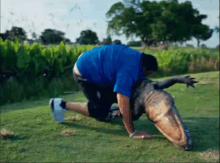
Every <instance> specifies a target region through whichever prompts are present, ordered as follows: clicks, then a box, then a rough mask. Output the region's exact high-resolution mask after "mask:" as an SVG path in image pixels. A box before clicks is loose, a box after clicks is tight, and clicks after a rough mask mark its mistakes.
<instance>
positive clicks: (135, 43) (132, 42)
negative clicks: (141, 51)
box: [127, 41, 142, 47]
mask: <svg viewBox="0 0 220 163" xmlns="http://www.w3.org/2000/svg"><path fill="white" fill-rule="evenodd" d="M141 45H142V41H129V42H128V43H127V46H134V47H141Z"/></svg>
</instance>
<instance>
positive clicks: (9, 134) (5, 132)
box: [0, 128, 15, 139]
mask: <svg viewBox="0 0 220 163" xmlns="http://www.w3.org/2000/svg"><path fill="white" fill-rule="evenodd" d="M0 135H1V138H2V139H8V138H13V137H14V136H15V134H14V132H12V131H10V130H6V129H4V128H3V129H2V130H1V131H0Z"/></svg>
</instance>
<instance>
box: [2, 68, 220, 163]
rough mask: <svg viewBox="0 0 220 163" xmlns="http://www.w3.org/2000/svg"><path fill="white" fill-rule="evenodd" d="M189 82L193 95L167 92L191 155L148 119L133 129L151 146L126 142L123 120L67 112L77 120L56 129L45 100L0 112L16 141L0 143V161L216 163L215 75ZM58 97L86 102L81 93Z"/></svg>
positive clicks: (187, 91)
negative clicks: (143, 133)
mask: <svg viewBox="0 0 220 163" xmlns="http://www.w3.org/2000/svg"><path fill="white" fill-rule="evenodd" d="M192 76H194V77H196V79H197V80H198V81H200V83H199V84H198V85H197V87H196V89H193V88H189V89H187V88H186V86H185V85H183V84H176V85H174V86H173V87H171V88H169V89H167V91H168V92H170V93H171V94H172V95H173V96H174V99H175V104H176V106H177V108H178V110H179V113H180V115H181V116H182V118H183V121H184V122H185V123H186V125H187V126H188V128H189V130H190V132H191V134H192V137H193V140H194V146H193V149H192V151H188V152H186V151H182V150H181V149H178V148H176V147H175V146H173V145H172V143H170V142H169V141H168V140H167V139H166V138H165V137H164V136H163V135H162V134H161V133H160V132H159V131H158V130H157V129H156V127H155V126H154V124H153V123H152V122H150V121H149V120H148V119H147V117H146V115H143V116H142V117H141V118H140V119H139V120H138V121H135V122H134V125H135V127H136V129H137V130H139V131H147V132H149V133H152V134H154V135H156V137H155V139H153V140H138V139H137V140H136V139H132V138H129V137H128V134H127V132H126V130H125V128H124V126H123V123H122V121H121V119H116V120H114V121H112V122H108V123H107V122H99V121H97V120H95V119H92V118H89V117H86V116H83V115H80V114H77V113H74V112H67V114H66V118H68V117H72V116H77V115H78V118H76V120H75V121H66V123H64V124H57V123H56V122H55V120H54V119H53V118H52V115H51V111H50V108H49V105H48V102H49V99H43V100H39V101H26V102H22V103H15V104H8V105H4V106H1V130H2V129H3V128H5V129H6V130H11V131H13V132H14V133H15V137H13V138H9V139H1V146H0V161H1V162H6V161H7V162H107V161H108V162H218V161H219V72H208V73H199V74H192ZM163 79H165V78H163ZM158 80H162V78H160V79H158ZM60 97H62V98H64V99H65V100H67V101H75V102H86V98H85V97H84V96H83V94H82V93H81V92H79V93H77V94H72V95H62V96H60ZM64 132H65V133H64Z"/></svg>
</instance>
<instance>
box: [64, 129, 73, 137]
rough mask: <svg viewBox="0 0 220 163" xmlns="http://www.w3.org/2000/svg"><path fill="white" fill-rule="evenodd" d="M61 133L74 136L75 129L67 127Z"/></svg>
mask: <svg viewBox="0 0 220 163" xmlns="http://www.w3.org/2000/svg"><path fill="white" fill-rule="evenodd" d="M60 134H61V135H62V136H73V135H74V134H75V130H71V129H65V130H63V131H62V132H61V133H60Z"/></svg>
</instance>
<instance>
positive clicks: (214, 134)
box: [64, 116, 219, 152]
mask: <svg viewBox="0 0 220 163" xmlns="http://www.w3.org/2000/svg"><path fill="white" fill-rule="evenodd" d="M143 117H144V116H142V117H141V118H140V119H139V120H138V121H135V122H134V125H135V128H136V129H138V130H139V131H145V132H148V133H151V134H153V135H155V139H160V140H161V139H163V140H167V139H166V138H165V137H164V136H163V135H162V134H161V133H160V132H159V130H158V129H157V128H156V127H155V126H154V123H152V122H151V121H149V120H148V119H147V118H143ZM182 119H183V121H184V123H185V124H186V125H187V127H188V128H189V130H190V132H191V135H192V138H193V142H194V145H193V149H192V151H193V152H204V151H207V150H210V149H211V150H219V117H182ZM106 123H111V124H113V125H114V124H115V125H121V126H122V127H121V129H118V130H117V129H107V128H102V127H101V128H100V127H91V126H86V125H81V124H76V123H64V124H65V125H68V126H70V127H74V128H86V129H89V130H95V131H97V132H103V133H107V134H113V135H118V134H119V135H123V136H127V132H126V130H125V128H124V126H123V122H122V120H121V119H120V118H118V119H115V120H112V121H109V122H106Z"/></svg>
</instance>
